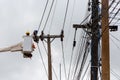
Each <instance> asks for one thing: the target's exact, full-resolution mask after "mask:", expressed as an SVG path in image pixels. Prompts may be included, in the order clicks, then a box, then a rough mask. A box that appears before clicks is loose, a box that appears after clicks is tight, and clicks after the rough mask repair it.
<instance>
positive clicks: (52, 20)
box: [49, 0, 57, 34]
mask: <svg viewBox="0 0 120 80" xmlns="http://www.w3.org/2000/svg"><path fill="white" fill-rule="evenodd" d="M56 6H57V0H56V2H55V6H54V10H53V15H52V20H51V23H50V29H49V34H50V31H51V28H52V24H53V19H54V15H55V10H56Z"/></svg>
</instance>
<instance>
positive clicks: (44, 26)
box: [43, 0, 55, 31]
mask: <svg viewBox="0 0 120 80" xmlns="http://www.w3.org/2000/svg"><path fill="white" fill-rule="evenodd" d="M54 1H55V0H52V4H51V7H50V10H49V13H48V16H47V19H46V21H45V25H44V27H43V31H44V30H45V28H46V25H47V22H48V19H49V17H50V14H51V11H52V7H53V4H54Z"/></svg>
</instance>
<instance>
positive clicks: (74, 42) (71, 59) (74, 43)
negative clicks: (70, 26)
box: [68, 29, 77, 80]
mask: <svg viewBox="0 0 120 80" xmlns="http://www.w3.org/2000/svg"><path fill="white" fill-rule="evenodd" d="M76 32H77V29H75V33H74V41H73V47H72V53H71V58H70V65H69V71H68V80H69V76H70V71H71V65H72V61H73V53H74V47H75V46H76V40H75V38H76Z"/></svg>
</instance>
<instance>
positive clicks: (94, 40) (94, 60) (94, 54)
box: [73, 0, 100, 80]
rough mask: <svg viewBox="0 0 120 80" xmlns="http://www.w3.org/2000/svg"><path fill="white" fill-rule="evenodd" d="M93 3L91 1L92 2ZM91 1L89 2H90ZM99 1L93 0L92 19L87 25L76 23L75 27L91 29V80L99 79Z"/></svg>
mask: <svg viewBox="0 0 120 80" xmlns="http://www.w3.org/2000/svg"><path fill="white" fill-rule="evenodd" d="M90 3H91V2H90ZM90 3H89V4H90ZM98 10H99V1H98V0H92V16H91V18H92V21H91V23H88V24H85V25H78V24H74V25H73V28H86V29H91V31H90V33H89V32H87V33H88V35H89V36H90V37H91V80H98V67H99V66H98V43H99V39H100V34H99V29H100V27H99V24H98V23H99V20H100V19H99V18H100V17H99V14H98Z"/></svg>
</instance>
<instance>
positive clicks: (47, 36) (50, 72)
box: [39, 31, 64, 80]
mask: <svg viewBox="0 0 120 80" xmlns="http://www.w3.org/2000/svg"><path fill="white" fill-rule="evenodd" d="M63 37H64V36H63V31H62V32H61V34H60V35H49V34H48V35H44V33H43V32H42V34H41V35H40V37H39V38H40V39H41V40H42V41H43V40H44V39H47V45H48V80H52V62H51V42H52V41H53V40H54V39H55V38H61V41H63ZM51 39H53V40H51Z"/></svg>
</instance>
